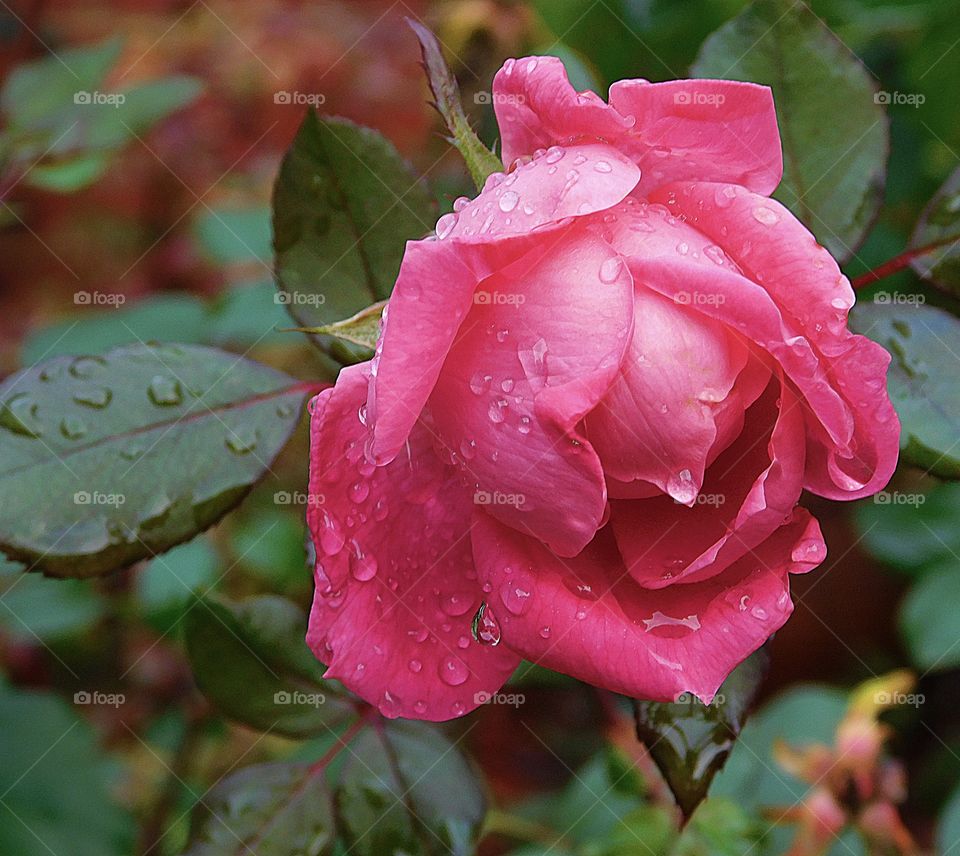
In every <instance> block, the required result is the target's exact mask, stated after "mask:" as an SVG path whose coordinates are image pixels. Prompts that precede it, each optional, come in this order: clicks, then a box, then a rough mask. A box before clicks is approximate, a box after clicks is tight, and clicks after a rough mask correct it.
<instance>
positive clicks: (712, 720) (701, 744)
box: [634, 648, 769, 818]
mask: <svg viewBox="0 0 960 856" xmlns="http://www.w3.org/2000/svg"><path fill="white" fill-rule="evenodd" d="M768 665H769V656H768V655H767V652H766V651H765V650H764V649H763V648H761V649H760V650H759V651H757V652H756V653H754V654H753V655H752V656H751V657H749V658H748V659H747V660H745V661H744V662H743V663H741V664H740V665H739V666H738V667H737V668H736V669H735V670H734V672H733V673H732V674H731V675H730V677H728V678H727V680H726V681H724V683H723V686H721V687H720V690H719V691H718V692H717V695H716V698H714V700H713V702H712V703H711V704H709V705H704V704H703V703H702V702H701V701H699V700H698V699H697V698H696V697H695V696H694V695H693V694H692V693H685V694H684V695H683V696H682V697H681V698H679V699H678V700H677V701H675V702H651V701H636V702H634V713H635V717H636V724H637V736H638V737H639V738H640V740H641V741H642V742H643V743H644V744H645V745H646V747H647V749H648V751H649V752H650V756H651V757H652V758H653V760H654V761H655V762H656V765H657V767H658V768H659V770H660V772H661V773H662V774H663V777H664V778H665V779H666V781H667V784H668V785H669V786H670V790H671V791H672V792H673V795H674V797H675V798H676V800H677V805H679V806H680V810H681V811H682V812H683V814H684V817H687V818H689V817H690V816H691V815H692V814H693V811H694V809H695V808H696V807H697V806H698V805H699V804H700V803H701V802H702V801H703V800H704V798H705V797H706V795H707V791H708V790H709V788H710V783H711V782H712V781H713V778H714V776H716V774H717V773H718V772H719V771H720V769H721V767H723V765H724V763H725V762H726V760H727V756H728V755H729V754H730V750H731V749H732V748H733V745H734V741H735V740H736V739H737V737H738V735H739V734H740V729H741V728H742V727H743V723H744V721H745V720H746V717H747V713H748V711H749V708H750V704H751V703H752V702H753V699H754V697H755V696H756V693H757V690H758V689H759V687H760V682H761V681H762V680H763V676H764V675H765V674H766V671H767V667H768Z"/></svg>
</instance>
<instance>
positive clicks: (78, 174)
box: [25, 152, 110, 193]
mask: <svg viewBox="0 0 960 856" xmlns="http://www.w3.org/2000/svg"><path fill="white" fill-rule="evenodd" d="M109 167H110V158H109V157H107V156H106V155H104V154H103V153H102V152H91V153H88V154H81V155H78V156H77V157H75V158H71V159H69V160H64V161H60V162H58V163H38V164H37V165H36V166H34V167H33V169H31V170H30V172H28V173H27V175H26V178H25V181H27V183H29V184H32V185H33V186H34V187H39V188H40V189H41V190H50V191H53V192H54V193H75V192H76V191H78V190H82V189H83V188H84V187H87V186H88V185H90V184H93V183H94V182H95V181H96V180H97V179H98V178H100V177H101V176H102V175H104V174H105V173H106V171H107V169H108V168H109Z"/></svg>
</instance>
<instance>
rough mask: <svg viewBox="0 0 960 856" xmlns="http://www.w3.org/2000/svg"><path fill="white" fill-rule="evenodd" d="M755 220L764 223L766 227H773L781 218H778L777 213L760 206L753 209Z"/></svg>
mask: <svg viewBox="0 0 960 856" xmlns="http://www.w3.org/2000/svg"><path fill="white" fill-rule="evenodd" d="M752 213H753V219H754V220H756V221H757V222H758V223H762V224H763V225H764V226H773V225H774V224H775V223H777V222H779V220H780V218H779V217H778V216H777V213H776V211H773V210H771V209H770V208H767V207H766V206H764V205H758V206H757V207H756V208H754V209H753V212H752Z"/></svg>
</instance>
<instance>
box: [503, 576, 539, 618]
mask: <svg viewBox="0 0 960 856" xmlns="http://www.w3.org/2000/svg"><path fill="white" fill-rule="evenodd" d="M531 591H532V586H530V585H526V584H524V583H523V582H522V581H518V580H515V579H514V580H507V581H506V582H505V583H503V585H501V586H500V600H502V601H503V605H504V606H505V607H506V608H507V609H508V610H509V611H510V612H512V613H513V614H514V615H523V614H524V613H525V612H526V611H527V610H528V609H529V608H530V594H531Z"/></svg>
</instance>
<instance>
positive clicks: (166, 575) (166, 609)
mask: <svg viewBox="0 0 960 856" xmlns="http://www.w3.org/2000/svg"><path fill="white" fill-rule="evenodd" d="M219 569H220V560H219V558H218V556H217V551H216V550H215V549H214V548H213V546H212V545H211V543H210V541H209V540H208V539H207V538H194V539H193V540H192V541H190V542H188V543H186V544H181V545H180V546H179V547H174V548H173V549H172V550H170V551H169V552H167V553H164V554H163V555H162V556H157V557H156V558H155V559H153V560H152V561H151V562H150V564H149V565H148V566H147V567H146V568H144V569H143V570H142V571H141V572H140V574H139V575H138V576H137V580H136V596H137V600H138V602H139V604H140V609H141V611H142V612H143V613H144V614H145V615H146V616H147V617H148V619H149V620H150V621H151V623H152V624H153V625H154V626H156V627H158V628H159V629H160V631H161V632H165V631H167V630H169V629H171V628H172V627H174V626H175V625H176V624H177V623H178V622H179V620H180V618H181V616H182V615H183V614H184V611H185V609H186V608H188V606H189V605H190V604H191V602H192V601H193V599H194V594H193V593H194V591H195V590H196V589H198V588H201V587H206V586H208V585H212V584H213V583H214V582H215V581H216V579H217V577H218V575H219ZM61 585H63V583H61Z"/></svg>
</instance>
